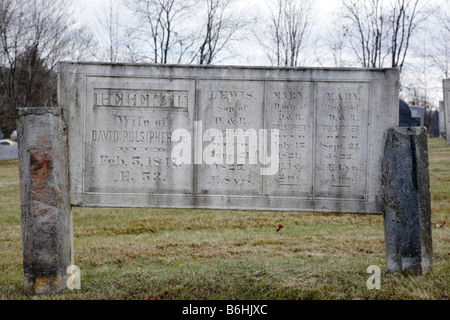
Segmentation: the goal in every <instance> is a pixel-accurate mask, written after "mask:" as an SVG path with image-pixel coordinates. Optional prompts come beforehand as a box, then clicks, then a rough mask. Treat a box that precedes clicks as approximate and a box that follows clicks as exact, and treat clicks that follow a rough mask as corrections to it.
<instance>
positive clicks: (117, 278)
mask: <svg viewBox="0 0 450 320" xmlns="http://www.w3.org/2000/svg"><path fill="white" fill-rule="evenodd" d="M429 158H430V176H431V195H432V212H433V215H432V222H433V245H434V260H435V263H434V270H433V272H431V273H430V274H428V275H425V276H415V277H412V276H408V275H401V276H393V275H390V274H387V273H385V272H383V273H382V285H381V289H380V290H368V289H367V288H366V280H367V278H368V276H369V275H368V274H366V268H367V267H368V266H369V265H378V266H380V267H381V269H382V270H384V269H385V251H384V235H383V219H382V217H381V216H376V215H356V214H321V213H293V212H253V211H231V210H176V209H170V210H168V209H167V210H166V209H132V208H125V209H118V208H73V217H74V242H75V261H76V264H77V265H78V266H79V267H80V269H81V277H82V279H81V281H82V289H81V290H74V291H70V290H67V291H64V292H62V293H60V294H58V295H51V296H39V297H37V298H38V299H448V298H449V294H450V289H449V286H450V263H449V261H450V227H449V226H448V225H446V226H443V227H436V225H437V224H442V223H443V221H447V222H448V223H450V201H449V200H448V199H450V146H447V145H445V143H444V142H443V141H442V140H438V139H430V140H429ZM0 194H1V202H0V230H1V233H0V272H1V273H0V297H1V298H3V299H26V298H27V297H26V296H24V295H23V271H22V254H21V250H22V248H21V234H20V205H19V182H18V169H17V162H6V163H5V162H3V163H0ZM279 224H282V225H283V226H284V227H283V228H282V229H281V230H280V231H279V232H276V229H277V227H278V225H279Z"/></svg>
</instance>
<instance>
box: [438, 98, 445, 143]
mask: <svg viewBox="0 0 450 320" xmlns="http://www.w3.org/2000/svg"><path fill="white" fill-rule="evenodd" d="M444 110H445V109H444V101H439V137H440V138H444V139H445V111H444Z"/></svg>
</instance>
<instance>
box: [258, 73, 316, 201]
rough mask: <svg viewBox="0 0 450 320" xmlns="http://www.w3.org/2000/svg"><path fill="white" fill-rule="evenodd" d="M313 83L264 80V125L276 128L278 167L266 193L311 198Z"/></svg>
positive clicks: (268, 181) (269, 178) (268, 178)
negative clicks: (278, 145)
mask: <svg viewBox="0 0 450 320" xmlns="http://www.w3.org/2000/svg"><path fill="white" fill-rule="evenodd" d="M313 117H314V105H313V83H312V82H284V81H267V82H266V126H267V127H268V128H272V129H278V130H280V150H279V159H280V166H279V171H278V173H277V175H275V176H268V177H266V189H265V190H266V194H268V195H279V196H291V197H312V168H313V163H312V158H313V157H312V152H310V150H311V146H312V137H313V128H312V123H313Z"/></svg>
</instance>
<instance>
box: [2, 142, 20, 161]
mask: <svg viewBox="0 0 450 320" xmlns="http://www.w3.org/2000/svg"><path fill="white" fill-rule="evenodd" d="M18 153H19V149H18V148H17V146H11V145H3V144H0V161H1V160H17V159H18Z"/></svg>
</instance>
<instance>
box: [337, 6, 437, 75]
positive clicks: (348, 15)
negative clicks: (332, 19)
mask: <svg viewBox="0 0 450 320" xmlns="http://www.w3.org/2000/svg"><path fill="white" fill-rule="evenodd" d="M342 3H343V6H344V9H345V15H344V18H345V19H346V20H347V21H348V22H349V25H350V26H351V31H352V37H351V40H352V47H353V49H354V52H355V54H356V55H357V57H358V59H359V60H360V62H361V65H362V66H363V67H383V66H385V65H386V63H385V60H386V59H387V58H388V57H389V59H388V61H389V66H390V67H393V68H396V67H398V68H399V69H400V70H402V68H403V65H404V63H405V59H406V55H407V52H408V49H409V47H410V40H411V36H412V35H413V33H414V31H415V30H416V29H417V27H418V26H419V25H420V24H421V23H422V22H423V21H425V20H426V18H427V17H428V15H429V14H430V10H427V9H426V8H425V7H424V6H422V5H420V1H419V0H390V1H389V2H388V1H383V0H343V1H342Z"/></svg>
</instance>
